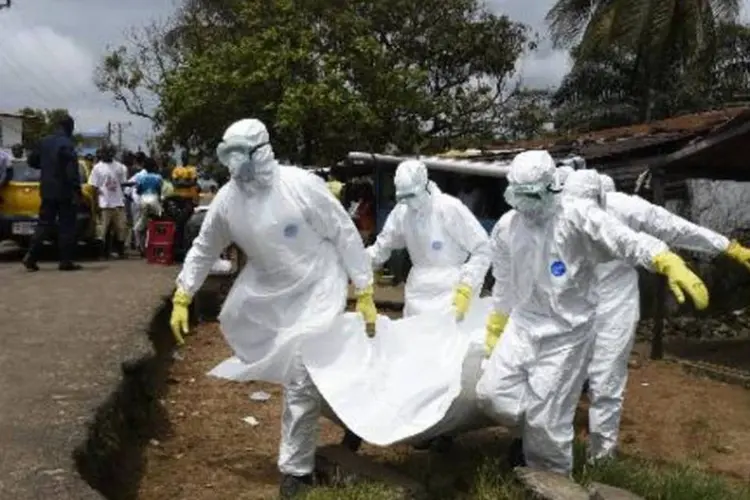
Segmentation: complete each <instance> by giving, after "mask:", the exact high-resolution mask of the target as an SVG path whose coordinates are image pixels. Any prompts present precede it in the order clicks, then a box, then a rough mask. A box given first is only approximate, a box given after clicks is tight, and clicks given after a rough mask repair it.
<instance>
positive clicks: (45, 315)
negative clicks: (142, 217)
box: [0, 260, 177, 500]
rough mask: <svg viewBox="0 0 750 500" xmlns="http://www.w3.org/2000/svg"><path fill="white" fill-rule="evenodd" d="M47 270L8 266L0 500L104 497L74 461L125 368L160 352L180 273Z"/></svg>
mask: <svg viewBox="0 0 750 500" xmlns="http://www.w3.org/2000/svg"><path fill="white" fill-rule="evenodd" d="M41 267H42V270H41V271H40V272H38V273H33V274H29V273H26V272H25V271H24V270H23V269H22V267H21V265H20V264H19V263H17V262H4V263H0V387H1V388H2V390H0V443H2V453H0V498H12V499H14V500H26V499H55V500H67V499H71V500H73V499H75V500H88V499H96V498H101V497H100V495H99V494H97V493H96V492H94V491H93V490H92V489H91V488H89V486H88V485H87V484H86V483H85V482H84V481H83V480H82V479H81V478H80V477H79V476H78V474H77V473H76V469H75V464H74V460H73V457H72V455H73V452H74V450H75V448H76V447H77V446H79V445H80V444H81V443H82V442H84V441H85V440H86V432H87V424H88V423H89V422H90V421H91V420H92V419H93V417H94V413H95V412H96V410H97V408H98V407H99V406H100V405H102V403H103V402H104V401H105V400H106V399H107V398H108V397H109V396H110V395H111V394H112V392H113V391H114V390H115V388H116V387H117V386H118V384H119V382H120V381H121V379H122V368H121V364H122V363H123V362H124V361H126V360H131V359H138V358H141V357H144V356H149V355H150V354H151V353H152V350H153V349H152V346H151V343H150V342H149V340H148V337H147V335H146V334H145V332H146V329H147V328H148V325H149V323H150V321H151V318H152V316H153V314H154V310H155V308H156V307H157V306H158V305H159V304H160V302H161V300H160V299H161V298H162V297H166V296H168V294H169V293H170V292H171V290H172V287H173V283H174V280H173V278H174V276H175V274H176V272H177V268H176V267H162V266H151V265H148V264H146V263H145V262H144V261H141V260H128V261H109V262H106V263H96V262H94V263H88V264H87V265H86V268H85V270H83V271H80V272H73V273H62V272H59V271H58V270H57V266H56V264H52V263H48V264H45V263H43V264H42V266H41Z"/></svg>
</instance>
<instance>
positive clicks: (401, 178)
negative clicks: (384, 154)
mask: <svg viewBox="0 0 750 500" xmlns="http://www.w3.org/2000/svg"><path fill="white" fill-rule="evenodd" d="M393 184H394V185H395V187H396V201H398V202H399V203H403V204H404V205H406V206H407V207H408V208H409V210H410V211H414V212H417V213H423V212H425V211H427V210H428V209H429V207H430V194H431V193H432V191H433V190H434V189H435V188H437V186H435V185H434V183H432V182H430V180H429V178H428V176H427V165H425V164H424V163H423V162H421V161H419V160H406V161H403V162H401V163H400V164H399V166H398V167H397V168H396V175H395V177H394V179H393Z"/></svg>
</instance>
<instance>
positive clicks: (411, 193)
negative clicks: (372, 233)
mask: <svg viewBox="0 0 750 500" xmlns="http://www.w3.org/2000/svg"><path fill="white" fill-rule="evenodd" d="M394 184H395V187H396V200H397V202H398V203H397V205H396V207H395V208H394V209H393V210H392V211H391V213H390V214H389V215H388V218H387V219H386V221H385V224H384V225H383V229H382V231H381V232H380V234H379V235H378V237H377V240H376V241H375V243H374V244H373V245H372V246H370V247H368V248H367V252H368V253H369V254H370V257H371V258H372V264H373V267H374V268H379V267H381V266H382V265H383V264H385V263H386V262H387V261H388V259H389V258H390V257H391V253H392V252H393V251H394V250H401V249H404V248H406V250H407V251H408V252H409V258H410V259H411V262H412V268H411V270H410V271H409V276H408V278H407V279H406V286H405V288H404V316H414V315H417V314H422V313H426V312H431V311H432V312H436V311H440V312H442V311H445V310H449V309H450V308H451V307H453V308H454V309H455V312H456V319H457V320H459V321H460V320H462V319H463V317H464V316H465V314H466V312H467V311H468V310H469V306H470V304H471V301H472V299H473V298H474V297H476V296H478V295H479V292H480V291H481V289H482V285H483V284H484V278H485V275H486V274H487V270H488V269H489V266H490V250H489V239H488V236H487V231H485V229H484V228H483V227H482V226H481V224H480V223H479V221H478V220H477V219H476V217H474V214H472V213H471V211H470V210H469V209H468V208H467V207H466V205H464V204H463V203H462V202H461V201H460V200H459V199H458V198H454V197H453V196H450V195H447V194H445V193H442V192H441V191H440V190H439V188H438V187H437V185H436V184H435V183H434V182H432V181H430V180H429V179H428V177H427V166H426V165H425V164H424V163H423V162H421V161H419V160H406V161H404V162H402V163H401V164H400V165H399V166H398V168H396V175H395V178H394Z"/></svg>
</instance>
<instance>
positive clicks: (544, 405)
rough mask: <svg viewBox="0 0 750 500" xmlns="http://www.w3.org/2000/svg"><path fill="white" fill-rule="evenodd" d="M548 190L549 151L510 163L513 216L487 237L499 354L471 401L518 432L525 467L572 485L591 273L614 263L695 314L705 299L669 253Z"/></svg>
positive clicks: (490, 338) (508, 195) (588, 205)
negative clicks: (646, 273)
mask: <svg viewBox="0 0 750 500" xmlns="http://www.w3.org/2000/svg"><path fill="white" fill-rule="evenodd" d="M554 184H555V163H554V161H553V159H552V157H551V156H550V155H549V153H547V152H546V151H526V152H523V153H520V154H519V155H517V156H516V157H515V158H514V159H513V161H512V162H511V166H510V172H509V174H508V188H507V189H506V192H505V199H506V201H507V202H508V204H509V205H510V206H511V207H513V210H511V211H509V212H507V213H506V214H505V215H503V217H501V218H500V220H499V221H498V223H497V225H496V226H495V228H494V229H493V231H492V235H491V236H490V242H491V245H492V267H493V275H494V277H495V280H496V282H495V286H494V288H493V299H494V310H493V312H492V313H491V315H490V317H489V318H488V321H487V347H488V350H491V349H492V348H493V347H494V343H497V346H496V348H494V350H491V355H490V357H489V359H488V360H487V363H486V366H485V369H484V373H483V374H482V376H481V378H480V380H479V382H478V383H477V398H478V399H479V401H480V404H481V405H482V406H483V408H484V409H485V411H486V412H487V413H488V415H490V416H491V417H493V418H494V419H495V420H496V421H498V422H499V423H501V424H503V425H506V426H509V427H515V428H516V429H518V430H519V431H520V435H521V437H522V448H523V457H524V458H525V462H526V463H527V464H528V465H529V466H530V467H533V468H536V469H541V470H546V471H551V472H556V473H560V474H565V475H569V474H571V471H572V467H573V438H574V430H573V417H574V414H575V409H576V405H577V403H578V399H579V397H580V394H581V387H582V385H583V379H584V377H585V374H586V366H587V363H588V360H589V356H590V353H591V345H592V342H591V338H592V335H591V328H592V327H593V323H594V317H595V312H596V304H597V287H596V275H595V270H596V265H597V264H599V263H601V262H606V261H609V260H612V259H620V260H625V261H627V262H629V263H630V264H631V265H634V266H635V265H639V266H642V267H645V268H646V269H649V270H651V271H655V272H657V273H660V274H664V275H666V276H667V277H668V278H669V279H670V281H671V282H672V283H673V284H674V285H675V287H679V290H685V292H686V293H688V294H689V295H690V296H691V298H692V299H693V301H694V302H695V304H696V307H698V308H700V309H703V308H705V307H706V306H707V305H708V292H707V290H706V287H705V286H704V285H703V283H702V282H701V280H700V279H699V278H698V277H697V276H695V275H694V274H693V273H692V272H691V271H690V270H689V269H688V268H687V266H686V265H685V263H684V262H683V261H682V259H680V258H679V257H678V256H677V255H675V254H674V253H672V252H670V251H669V248H668V247H667V245H666V244H664V243H663V242H661V241H659V240H657V239H656V238H654V237H652V236H649V235H646V234H643V233H636V232H634V231H633V230H631V229H630V228H628V227H627V226H625V225H624V224H622V223H621V222H619V221H618V220H617V219H615V218H614V217H611V216H610V215H608V214H607V213H606V212H605V211H604V210H602V209H601V207H600V206H599V205H597V204H596V203H593V202H591V201H589V200H584V199H569V198H562V197H559V196H555V193H554V189H552V186H554ZM678 298H682V299H683V300H684V297H682V296H680V297H678ZM498 337H499V340H498Z"/></svg>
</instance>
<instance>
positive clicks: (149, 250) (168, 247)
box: [146, 242, 174, 266]
mask: <svg viewBox="0 0 750 500" xmlns="http://www.w3.org/2000/svg"><path fill="white" fill-rule="evenodd" d="M146 261H147V262H148V263H149V264H162V265H165V266H169V265H171V264H172V263H173V262H174V244H172V243H171V242H170V243H163V244H162V243H151V242H149V243H148V246H147V247H146Z"/></svg>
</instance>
